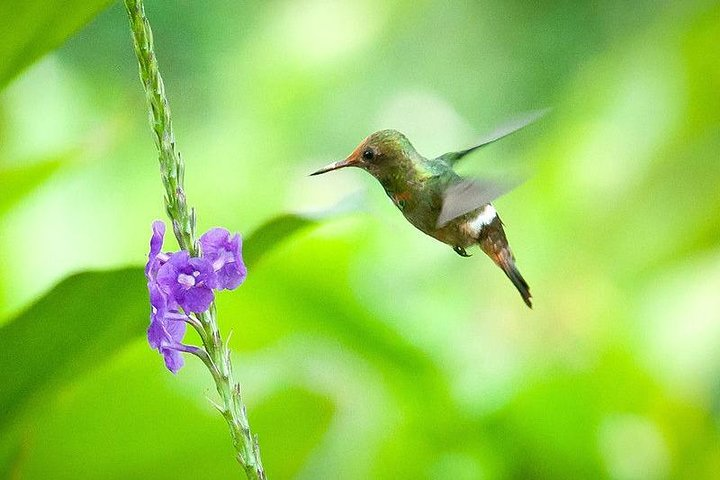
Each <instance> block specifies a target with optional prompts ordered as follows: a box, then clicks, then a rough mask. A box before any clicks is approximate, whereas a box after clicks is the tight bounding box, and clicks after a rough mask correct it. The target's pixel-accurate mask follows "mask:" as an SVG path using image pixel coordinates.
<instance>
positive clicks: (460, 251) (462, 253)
mask: <svg viewBox="0 0 720 480" xmlns="http://www.w3.org/2000/svg"><path fill="white" fill-rule="evenodd" d="M453 251H454V252H455V253H457V254H458V255H460V256H461V257H472V255H470V254H469V253H467V252H466V251H465V249H464V248H463V247H453Z"/></svg>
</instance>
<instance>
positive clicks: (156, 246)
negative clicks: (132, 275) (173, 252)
mask: <svg viewBox="0 0 720 480" xmlns="http://www.w3.org/2000/svg"><path fill="white" fill-rule="evenodd" d="M152 230H153V233H152V236H151V237H150V252H149V253H148V261H147V263H146V264H145V276H146V277H148V279H150V276H151V272H152V271H153V269H154V268H155V267H156V265H157V256H158V254H159V253H160V251H161V250H162V246H163V239H164V238H165V224H164V223H163V222H161V221H160V220H155V221H154V222H153V224H152Z"/></svg>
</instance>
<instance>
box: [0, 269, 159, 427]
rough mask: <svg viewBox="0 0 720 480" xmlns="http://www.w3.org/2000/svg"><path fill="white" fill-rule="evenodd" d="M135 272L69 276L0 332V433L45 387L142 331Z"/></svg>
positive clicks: (139, 280) (141, 298) (143, 308)
mask: <svg viewBox="0 0 720 480" xmlns="http://www.w3.org/2000/svg"><path fill="white" fill-rule="evenodd" d="M144 283H145V282H144V277H143V272H142V270H141V269H139V268H133V269H123V270H116V271H110V272H91V273H80V274H77V275H73V276H71V277H69V278H67V279H65V280H63V281H62V282H61V283H60V284H59V285H57V286H56V287H55V288H54V289H53V290H52V291H50V292H49V293H48V294H46V295H45V296H44V297H42V298H41V299H39V300H38V301H37V302H36V303H35V304H34V305H32V306H31V307H30V308H29V309H27V310H26V311H25V312H24V313H22V314H20V316H18V317H17V318H15V319H14V320H13V321H11V322H9V323H7V324H6V325H4V326H3V327H2V328H0V339H1V340H0V341H1V342H2V350H3V354H2V356H0V372H2V373H0V378H2V382H1V383H2V389H0V429H1V428H4V427H7V426H9V424H10V423H11V422H12V420H13V419H14V417H15V416H16V415H17V414H18V413H19V412H20V411H21V410H22V409H23V407H25V405H26V404H27V402H28V401H29V400H31V399H33V398H35V397H36V396H37V394H38V393H40V392H42V391H44V390H45V389H47V388H48V387H49V386H51V385H54V384H57V383H59V382H62V381H66V380H68V379H70V378H73V377H77V376H78V375H81V374H82V373H84V372H86V371H87V370H89V369H90V368H92V367H93V366H94V365H96V364H97V363H98V362H102V361H104V360H105V359H107V358H108V357H110V356H112V354H113V353H115V352H116V351H117V350H119V349H120V348H121V347H123V346H124V345H125V344H127V342H128V341H130V340H131V339H133V338H137V336H138V334H139V333H140V332H141V331H142V330H143V329H144V328H145V325H146V324H147V315H148V307H147V304H146V303H147V299H146V297H147V293H146V292H145V285H144Z"/></svg>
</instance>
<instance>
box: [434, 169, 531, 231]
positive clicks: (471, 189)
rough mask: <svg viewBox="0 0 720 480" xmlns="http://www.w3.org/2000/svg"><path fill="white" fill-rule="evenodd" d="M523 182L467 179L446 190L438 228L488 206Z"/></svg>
mask: <svg viewBox="0 0 720 480" xmlns="http://www.w3.org/2000/svg"><path fill="white" fill-rule="evenodd" d="M521 183H522V182H521V181H519V180H517V181H496V180H482V179H477V178H466V179H463V180H461V181H460V182H458V183H455V184H453V185H451V186H449V187H448V188H446V189H445V192H444V193H443V203H442V209H441V211H440V215H439V216H438V219H437V228H441V227H443V226H444V225H445V224H447V223H448V222H450V221H451V220H454V219H455V218H457V217H459V216H461V215H465V214H466V213H468V212H472V211H473V210H475V209H477V208H480V207H482V206H483V205H487V204H488V203H490V202H492V201H493V200H495V199H496V198H498V197H500V196H501V195H504V194H506V193H507V192H509V191H510V190H512V189H513V188H515V187H517V186H518V185H520V184H521Z"/></svg>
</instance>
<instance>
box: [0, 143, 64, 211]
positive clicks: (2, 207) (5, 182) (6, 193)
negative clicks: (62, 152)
mask: <svg viewBox="0 0 720 480" xmlns="http://www.w3.org/2000/svg"><path fill="white" fill-rule="evenodd" d="M62 163H63V158H61V157H57V158H51V159H48V160H45V161H43V162H36V163H31V164H28V165H23V166H20V167H13V168H6V169H0V185H2V189H3V194H2V195H1V196H0V215H2V214H3V213H5V212H6V211H7V210H9V209H10V208H11V207H12V206H13V205H14V204H15V203H17V202H18V201H20V200H21V199H22V198H23V197H24V196H25V195H27V194H28V193H30V192H32V191H33V190H34V189H35V188H36V187H38V186H39V185H40V184H42V183H43V182H44V181H45V180H47V179H48V178H49V177H50V176H51V175H52V174H53V173H55V171H56V170H57V169H58V167H60V165H62Z"/></svg>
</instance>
